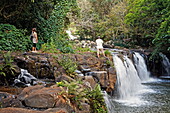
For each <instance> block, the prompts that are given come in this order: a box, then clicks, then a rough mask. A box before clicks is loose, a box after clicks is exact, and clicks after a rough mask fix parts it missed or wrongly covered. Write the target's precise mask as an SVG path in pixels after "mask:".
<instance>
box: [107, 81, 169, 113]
mask: <svg viewBox="0 0 170 113" xmlns="http://www.w3.org/2000/svg"><path fill="white" fill-rule="evenodd" d="M142 85H143V86H145V88H143V89H141V90H140V91H139V92H138V94H136V95H135V96H134V97H131V98H129V99H126V100H117V99H115V98H113V97H108V100H109V104H110V105H109V106H110V113H170V80H160V79H157V80H153V81H151V82H147V83H143V84H142Z"/></svg>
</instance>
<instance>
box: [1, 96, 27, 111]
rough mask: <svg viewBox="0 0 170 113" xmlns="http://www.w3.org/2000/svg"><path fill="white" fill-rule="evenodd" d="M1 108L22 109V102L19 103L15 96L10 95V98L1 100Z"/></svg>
mask: <svg viewBox="0 0 170 113" xmlns="http://www.w3.org/2000/svg"><path fill="white" fill-rule="evenodd" d="M1 106H2V107H3V108H6V107H19V108H22V107H24V106H23V104H22V101H20V100H19V99H18V98H17V96H15V95H12V96H9V97H8V98H4V99H2V100H1Z"/></svg>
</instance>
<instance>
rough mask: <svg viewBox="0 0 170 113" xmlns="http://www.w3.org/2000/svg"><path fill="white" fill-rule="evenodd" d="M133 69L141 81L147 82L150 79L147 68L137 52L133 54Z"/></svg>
mask: <svg viewBox="0 0 170 113" xmlns="http://www.w3.org/2000/svg"><path fill="white" fill-rule="evenodd" d="M133 57H134V63H135V67H136V69H137V72H138V75H139V77H140V79H141V80H142V81H148V80H149V79H150V72H149V71H148V70H147V66H146V63H145V60H144V58H143V57H142V56H141V55H140V54H139V53H137V52H135V53H134V54H133Z"/></svg>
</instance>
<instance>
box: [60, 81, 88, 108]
mask: <svg viewBox="0 0 170 113" xmlns="http://www.w3.org/2000/svg"><path fill="white" fill-rule="evenodd" d="M81 84H82V83H81V82H80V81H75V82H70V83H69V82H67V81H62V82H58V83H57V85H58V86H60V87H66V90H65V89H63V91H62V92H61V93H60V95H62V97H64V98H65V99H66V100H67V102H68V104H70V105H71V106H73V107H74V108H75V109H76V107H78V108H79V109H81V102H84V101H88V100H87V98H86V90H85V89H84V88H83V87H82V85H81Z"/></svg>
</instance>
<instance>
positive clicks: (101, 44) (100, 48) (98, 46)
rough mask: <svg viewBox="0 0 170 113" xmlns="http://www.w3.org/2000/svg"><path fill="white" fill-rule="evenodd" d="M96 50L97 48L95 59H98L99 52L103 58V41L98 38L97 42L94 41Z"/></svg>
mask: <svg viewBox="0 0 170 113" xmlns="http://www.w3.org/2000/svg"><path fill="white" fill-rule="evenodd" d="M96 45H97V46H96V48H97V57H98V58H99V57H100V51H101V52H102V54H103V56H104V57H105V53H104V50H103V40H102V39H100V36H98V38H97V40H96Z"/></svg>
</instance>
